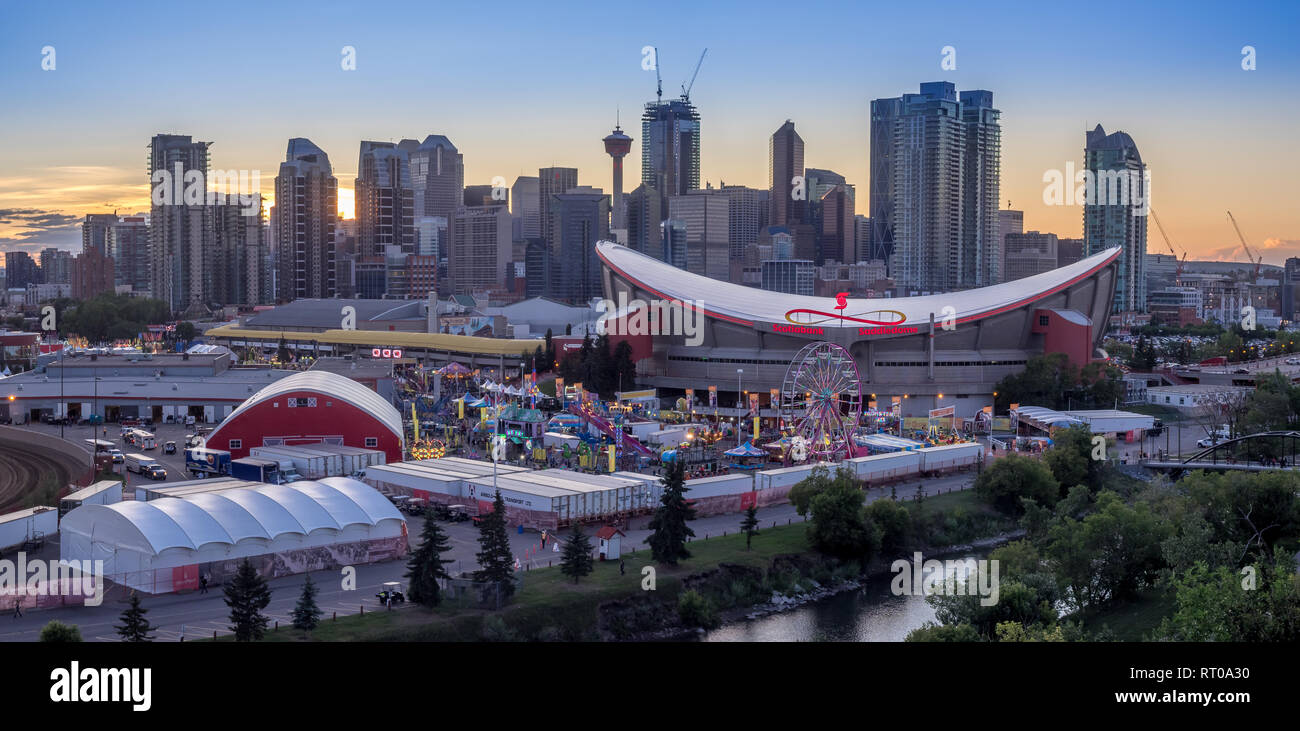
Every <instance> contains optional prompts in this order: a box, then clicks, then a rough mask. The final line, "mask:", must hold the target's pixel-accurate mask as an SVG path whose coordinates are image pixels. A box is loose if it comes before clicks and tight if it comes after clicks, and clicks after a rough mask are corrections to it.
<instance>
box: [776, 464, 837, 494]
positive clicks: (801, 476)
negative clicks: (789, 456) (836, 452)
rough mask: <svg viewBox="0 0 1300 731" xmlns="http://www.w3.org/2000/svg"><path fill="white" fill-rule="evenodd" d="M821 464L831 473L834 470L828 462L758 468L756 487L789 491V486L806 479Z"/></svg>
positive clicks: (833, 466)
mask: <svg viewBox="0 0 1300 731" xmlns="http://www.w3.org/2000/svg"><path fill="white" fill-rule="evenodd" d="M821 465H825V467H826V469H827V470H829V471H830V472H831V473H834V472H835V465H833V464H830V463H828V462H819V463H816V464H805V465H799V466H797V467H778V468H777V469H774V470H759V472H758V489H760V490H776V489H784V490H786V491H789V489H790V488H791V487H794V486H795V485H797V484H799V483H800V482H803V481H804V480H805V479H807V478H808V476H809V475H811V474H812V471H813V470H814V469H816V468H817V467H818V466H821Z"/></svg>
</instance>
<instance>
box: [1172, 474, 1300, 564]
mask: <svg viewBox="0 0 1300 731" xmlns="http://www.w3.org/2000/svg"><path fill="white" fill-rule="evenodd" d="M1181 486H1183V487H1184V488H1185V489H1186V491H1187V495H1188V496H1189V497H1190V498H1191V500H1192V502H1193V503H1194V504H1195V505H1197V506H1199V507H1200V509H1201V512H1202V515H1203V516H1204V517H1205V519H1206V520H1207V521H1208V522H1209V524H1210V525H1211V526H1212V527H1213V528H1214V539H1213V540H1214V542H1219V543H1222V542H1231V543H1234V544H1236V545H1238V546H1241V548H1242V554H1241V555H1240V556H1239V557H1238V559H1237V560H1238V562H1239V563H1240V562H1244V561H1246V560H1247V559H1248V558H1256V557H1259V556H1264V555H1269V554H1271V553H1272V552H1273V550H1274V548H1275V547H1276V546H1278V545H1279V544H1280V543H1282V542H1286V541H1290V540H1293V539H1295V538H1296V537H1297V536H1298V535H1300V498H1297V491H1298V490H1300V475H1296V474H1295V473H1294V472H1264V473H1245V472H1228V473H1226V474H1212V473H1206V472H1201V473H1197V474H1193V475H1189V476H1188V477H1185V478H1183V480H1182V481H1181Z"/></svg>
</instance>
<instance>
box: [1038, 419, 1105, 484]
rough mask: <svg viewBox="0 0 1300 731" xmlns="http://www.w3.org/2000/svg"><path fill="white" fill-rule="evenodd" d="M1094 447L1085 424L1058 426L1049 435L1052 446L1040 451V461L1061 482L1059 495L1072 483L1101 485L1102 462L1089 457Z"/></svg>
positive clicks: (1090, 434) (1090, 433)
mask: <svg viewBox="0 0 1300 731" xmlns="http://www.w3.org/2000/svg"><path fill="white" fill-rule="evenodd" d="M1103 439H1104V437H1103ZM1093 449H1094V447H1093V442H1092V432H1091V431H1090V430H1089V429H1088V428H1087V427H1085V426H1072V427H1070V428H1068V429H1058V430H1057V431H1056V433H1055V434H1053V435H1052V448H1051V449H1049V450H1047V451H1046V452H1044V453H1043V462H1045V463H1046V464H1047V467H1048V469H1050V470H1051V471H1052V476H1053V477H1055V478H1056V482H1057V483H1058V484H1059V485H1060V490H1061V491H1062V492H1061V496H1062V497H1064V492H1065V491H1067V490H1069V489H1070V488H1071V487H1074V486H1075V485H1088V486H1090V487H1092V488H1093V489H1094V490H1096V489H1097V488H1099V487H1100V485H1101V479H1100V478H1101V471H1102V469H1103V465H1104V464H1105V463H1104V461H1103V460H1096V459H1093V458H1092V453H1093ZM1103 456H1104V453H1103Z"/></svg>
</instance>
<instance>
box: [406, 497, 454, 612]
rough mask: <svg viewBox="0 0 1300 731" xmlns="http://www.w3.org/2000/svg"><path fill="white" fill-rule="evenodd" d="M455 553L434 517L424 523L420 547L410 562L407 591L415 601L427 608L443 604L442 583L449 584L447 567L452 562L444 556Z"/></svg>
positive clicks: (449, 576)
mask: <svg viewBox="0 0 1300 731" xmlns="http://www.w3.org/2000/svg"><path fill="white" fill-rule="evenodd" d="M450 550H451V544H450V543H449V542H448V538H447V534H446V533H444V532H443V530H442V527H441V526H439V525H438V523H437V521H435V520H434V519H433V518H431V517H426V518H425V519H424V528H422V529H421V530H420V545H419V547H418V548H416V549H415V551H414V552H412V553H411V558H410V560H408V561H407V562H406V578H407V580H408V581H409V582H410V583H409V585H408V586H409V588H408V589H407V591H408V592H409V594H410V599H411V601H413V602H415V603H417V604H422V605H424V606H426V607H436V606H438V605H439V604H441V603H442V587H441V586H440V585H439V583H438V582H439V581H440V580H443V581H445V580H447V579H450V578H451V575H450V574H448V573H447V569H446V565H447V564H449V563H451V560H450V559H444V558H443V555H444V554H446V553H447V552H448V551H450Z"/></svg>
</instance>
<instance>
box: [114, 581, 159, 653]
mask: <svg viewBox="0 0 1300 731" xmlns="http://www.w3.org/2000/svg"><path fill="white" fill-rule="evenodd" d="M148 613H149V610H148V609H145V608H144V607H142V606H140V595H139V594H136V593H135V592H132V593H131V603H130V604H129V605H128V606H127V608H126V609H124V610H122V616H121V620H122V624H119V625H114V626H113V629H115V630H117V634H118V635H119V636H120V637H121V638H122V641H123V642H153V635H151V634H149V633H150V632H153V631H154V630H155V629H158V628H157V627H154V626H152V625H150V624H149V620H148V619H147V618H146V617H145V616H144V615H146V614H148Z"/></svg>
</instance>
